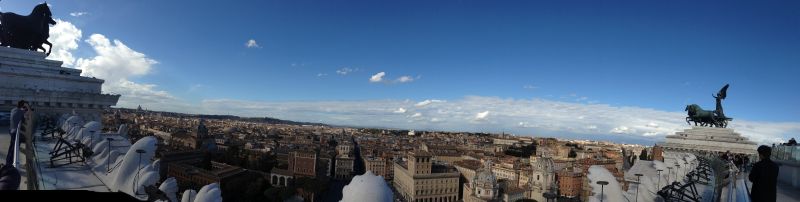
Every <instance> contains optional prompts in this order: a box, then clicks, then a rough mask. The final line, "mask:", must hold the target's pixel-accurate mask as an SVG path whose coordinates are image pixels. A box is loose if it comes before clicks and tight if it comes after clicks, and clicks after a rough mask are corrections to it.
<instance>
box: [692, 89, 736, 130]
mask: <svg viewBox="0 0 800 202" xmlns="http://www.w3.org/2000/svg"><path fill="white" fill-rule="evenodd" d="M727 91H728V85H727V84H726V85H725V86H724V87H722V89H720V91H719V92H718V93H717V95H716V96H714V95H711V96H712V97H714V99H716V100H717V108H716V109H715V110H714V111H710V110H703V108H701V107H700V106H699V105H696V104H690V105H686V109H684V111H687V112H688V114H687V115H688V116H687V117H686V123H688V124H690V125H691V123H689V122H690V121H693V122H694V125H695V126H696V125H698V124H699V125H700V126H711V127H717V128H725V127H728V121H730V120H733V118H728V117H726V116H725V113H724V112H723V110H722V100H724V99H725V97H727Z"/></svg>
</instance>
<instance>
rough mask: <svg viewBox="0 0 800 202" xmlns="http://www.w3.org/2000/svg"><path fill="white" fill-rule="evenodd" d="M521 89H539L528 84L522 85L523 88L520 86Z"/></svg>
mask: <svg viewBox="0 0 800 202" xmlns="http://www.w3.org/2000/svg"><path fill="white" fill-rule="evenodd" d="M522 88H524V89H530V90H533V89H537V88H539V87H538V86H534V85H530V84H529V85H524V86H522Z"/></svg>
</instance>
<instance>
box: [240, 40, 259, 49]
mask: <svg viewBox="0 0 800 202" xmlns="http://www.w3.org/2000/svg"><path fill="white" fill-rule="evenodd" d="M244 46H245V47H248V48H261V46H260V45H258V43H257V42H256V40H255V39H250V40H247V42H245V43H244Z"/></svg>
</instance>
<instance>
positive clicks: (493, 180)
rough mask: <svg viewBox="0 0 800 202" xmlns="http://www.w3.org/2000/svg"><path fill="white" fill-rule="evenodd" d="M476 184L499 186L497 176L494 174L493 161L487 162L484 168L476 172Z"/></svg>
mask: <svg viewBox="0 0 800 202" xmlns="http://www.w3.org/2000/svg"><path fill="white" fill-rule="evenodd" d="M475 183H476V184H488V185H494V184H497V176H495V175H494V172H492V162H491V161H487V162H486V163H484V165H483V167H482V168H479V169H478V170H477V171H476V172H475Z"/></svg>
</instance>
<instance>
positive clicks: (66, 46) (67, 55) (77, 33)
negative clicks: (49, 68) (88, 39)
mask: <svg viewBox="0 0 800 202" xmlns="http://www.w3.org/2000/svg"><path fill="white" fill-rule="evenodd" d="M55 21H56V25H54V26H53V27H50V38H49V39H48V40H50V42H51V43H53V44H55V45H54V47H52V50H51V53H50V56H48V57H47V59H51V60H60V61H63V62H64V66H67V67H72V66H73V65H74V64H75V57H74V56H72V51H74V50H75V49H78V42H79V41H80V40H81V37H83V33H82V32H81V30H80V29H78V28H77V27H75V25H73V24H72V23H70V22H67V21H63V20H61V19H55Z"/></svg>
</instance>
